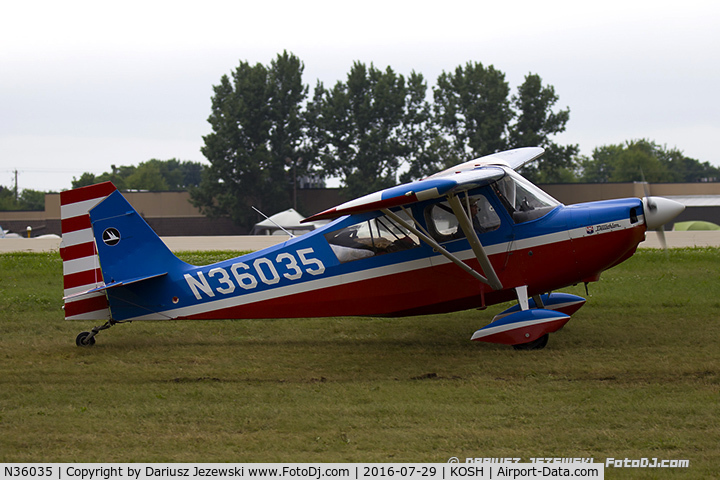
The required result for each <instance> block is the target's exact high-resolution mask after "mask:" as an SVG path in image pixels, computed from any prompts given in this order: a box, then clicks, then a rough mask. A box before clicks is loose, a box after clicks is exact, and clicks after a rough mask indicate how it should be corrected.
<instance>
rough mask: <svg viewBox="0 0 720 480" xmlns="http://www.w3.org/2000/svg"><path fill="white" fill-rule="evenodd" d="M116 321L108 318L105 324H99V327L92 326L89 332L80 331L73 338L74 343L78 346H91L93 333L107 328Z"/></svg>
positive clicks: (95, 333)
mask: <svg viewBox="0 0 720 480" xmlns="http://www.w3.org/2000/svg"><path fill="white" fill-rule="evenodd" d="M115 323H116V322H113V321H112V320H108V321H107V322H105V325H101V326H99V327H93V329H92V330H91V331H89V332H81V333H80V334H79V335H78V336H77V337H76V338H75V345H77V346H78V347H92V346H93V345H95V335H97V334H98V333H100V331H101V330H107V329H108V328H110V327H112V326H113V325H115Z"/></svg>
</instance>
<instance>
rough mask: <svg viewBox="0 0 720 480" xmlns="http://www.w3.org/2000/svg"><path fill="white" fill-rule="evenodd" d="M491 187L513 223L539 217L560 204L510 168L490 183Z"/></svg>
mask: <svg viewBox="0 0 720 480" xmlns="http://www.w3.org/2000/svg"><path fill="white" fill-rule="evenodd" d="M492 189H493V191H494V192H495V194H496V195H497V197H498V199H500V202H501V203H502V204H503V206H504V207H505V209H506V210H507V211H508V213H509V214H510V216H511V217H512V219H513V221H514V222H515V223H523V222H528V221H530V220H535V219H536V218H540V217H542V216H544V215H545V214H547V213H549V212H550V211H551V210H553V209H554V208H555V207H556V206H558V205H559V204H560V202H558V201H557V200H555V199H554V198H552V197H551V196H550V195H548V194H547V193H545V192H543V191H542V190H541V189H540V188H538V187H536V186H535V185H533V184H532V183H530V182H529V181H527V180H526V179H525V178H523V177H521V176H520V175H518V174H517V173H515V172H514V171H512V170H507V175H505V176H504V177H503V178H501V179H500V180H498V181H497V182H495V183H494V184H492Z"/></svg>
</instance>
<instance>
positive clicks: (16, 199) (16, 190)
mask: <svg viewBox="0 0 720 480" xmlns="http://www.w3.org/2000/svg"><path fill="white" fill-rule="evenodd" d="M13 172H14V173H15V203H17V202H18V200H19V196H18V185H17V175H18V171H17V168H16V169H15V170H13Z"/></svg>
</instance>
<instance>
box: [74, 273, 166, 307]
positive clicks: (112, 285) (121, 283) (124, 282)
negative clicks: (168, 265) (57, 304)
mask: <svg viewBox="0 0 720 480" xmlns="http://www.w3.org/2000/svg"><path fill="white" fill-rule="evenodd" d="M163 275H167V272H164V273H158V274H156V275H149V276H147V277H138V278H131V279H129V280H122V281H119V282H112V283H108V284H107V285H100V286H99V287H96V288H92V289H90V290H87V291H84V292H79V293H75V294H73V295H68V296H67V297H63V300H68V299H71V298H76V297H80V296H82V295H89V294H91V293H96V292H103V291H105V290H109V289H111V288H115V287H122V286H127V285H131V284H133V283H138V282H143V281H145V280H151V279H153V278H158V277H162V276H163Z"/></svg>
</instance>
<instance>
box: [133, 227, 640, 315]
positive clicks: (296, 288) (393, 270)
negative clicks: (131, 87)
mask: <svg viewBox="0 0 720 480" xmlns="http://www.w3.org/2000/svg"><path fill="white" fill-rule="evenodd" d="M615 223H617V224H622V223H623V221H617V222H615ZM627 224H628V225H627V226H624V225H623V226H622V227H619V228H617V229H615V230H612V231H617V230H620V229H624V228H630V227H634V226H636V225H637V224H630V222H629V220H628V222H627ZM603 233H610V231H608V232H603ZM603 233H595V234H594V235H602V234H603ZM571 235H574V237H573V238H579V237H582V236H588V234H587V233H586V229H585V227H583V228H577V229H573V230H570V231H567V230H563V231H561V232H555V233H551V234H547V235H540V236H537V237H531V238H526V239H522V240H513V241H511V242H506V243H500V244H495V245H490V246H488V247H485V249H486V251H487V254H488V256H492V255H497V254H502V253H505V252H508V251H515V250H520V249H526V248H535V247H539V246H544V245H549V244H552V243H557V242H562V241H569V240H570V237H571ZM458 241H459V240H458ZM446 245H447V244H446ZM454 255H455V256H456V257H458V258H459V259H460V260H463V261H465V260H470V259H474V258H475V254H474V253H473V251H472V250H471V249H467V250H463V251H460V252H456V253H455V254H454ZM448 263H450V260H448V259H447V258H445V257H444V256H442V255H437V256H434V257H431V258H423V259H418V260H411V261H409V262H405V263H400V264H394V265H387V266H382V267H376V268H372V269H367V270H361V271H357V272H352V273H346V274H342V275H336V276H333V277H328V278H320V279H317V280H311V281H308V282H304V283H299V284H294V285H287V286H282V287H277V288H270V289H268V290H263V291H260V292H256V293H249V294H244V295H236V296H231V297H225V298H219V299H217V300H213V301H209V302H205V303H201V304H197V305H191V306H188V307H182V308H177V309H170V310H165V311H162V312H159V313H157V314H148V315H143V316H140V317H136V318H133V320H165V319H167V318H168V317H171V318H176V317H188V316H194V315H199V314H203V313H206V312H210V311H213V310H220V309H225V308H232V307H238V306H241V305H247V304H251V303H255V302H262V301H265V300H272V299H275V298H279V297H283V296H287V295H294V294H298V293H305V292H309V291H312V290H317V289H322V288H328V287H332V286H335V285H339V284H343V285H347V284H350V283H355V282H360V281H363V280H369V279H372V278H376V277H382V276H384V275H391V274H400V273H406V272H411V271H414V270H419V269H422V268H427V267H431V266H438V265H443V264H448Z"/></svg>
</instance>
